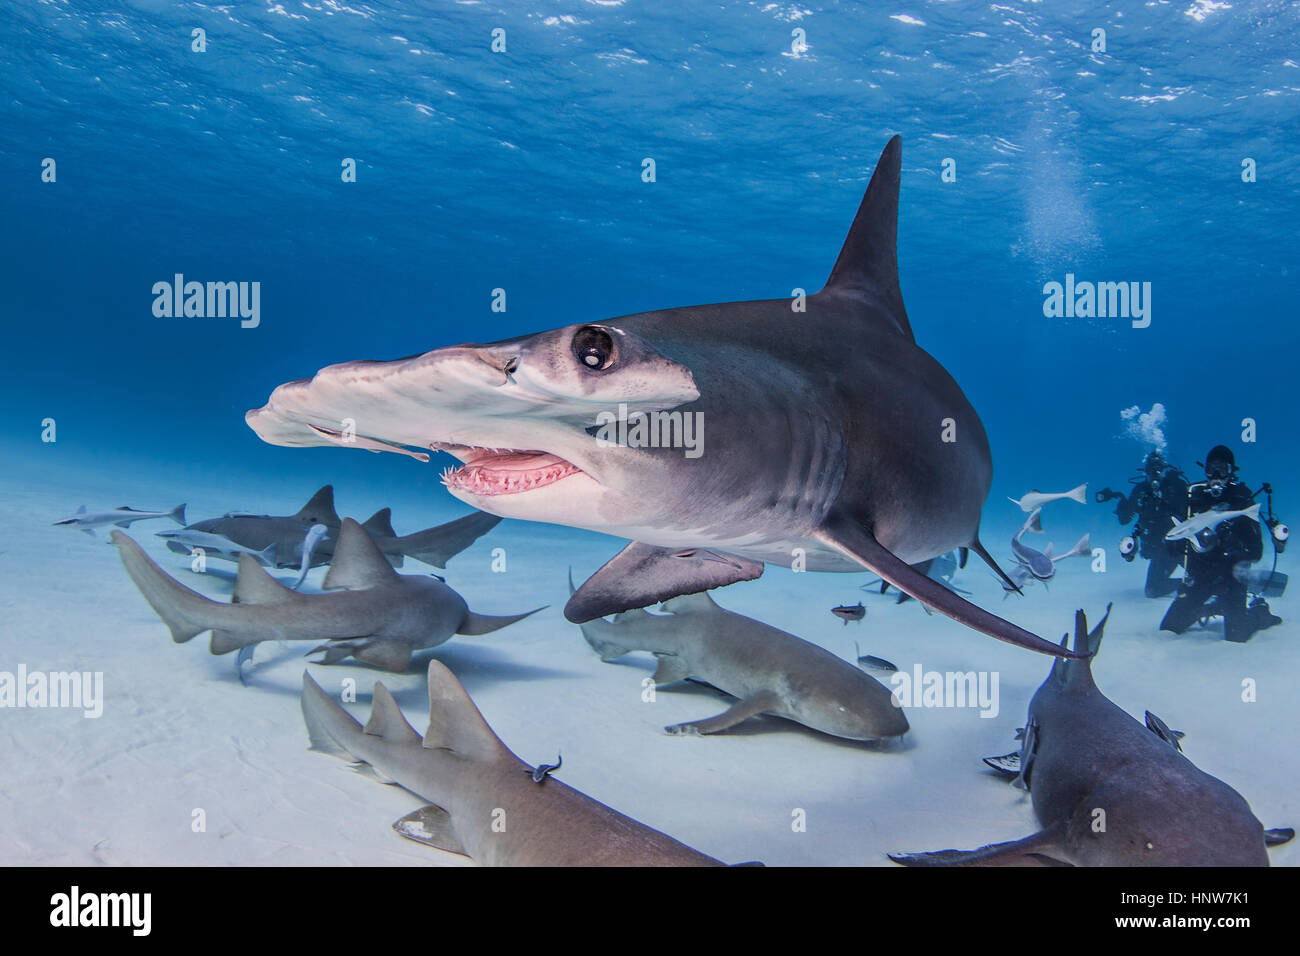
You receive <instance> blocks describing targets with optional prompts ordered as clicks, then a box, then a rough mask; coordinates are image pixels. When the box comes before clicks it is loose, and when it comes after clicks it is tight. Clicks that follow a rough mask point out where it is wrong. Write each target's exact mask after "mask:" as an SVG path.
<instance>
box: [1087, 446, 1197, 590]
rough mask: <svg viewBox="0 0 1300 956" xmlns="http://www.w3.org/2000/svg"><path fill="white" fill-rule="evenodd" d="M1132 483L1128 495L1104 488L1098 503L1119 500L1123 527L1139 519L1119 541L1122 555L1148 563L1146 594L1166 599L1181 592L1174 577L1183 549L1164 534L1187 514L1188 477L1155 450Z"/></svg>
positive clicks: (1116, 506)
mask: <svg viewBox="0 0 1300 956" xmlns="http://www.w3.org/2000/svg"><path fill="white" fill-rule="evenodd" d="M1131 480H1132V482H1133V490H1132V491H1130V492H1129V493H1128V495H1127V496H1125V495H1124V494H1123V493H1121V492H1118V491H1112V490H1111V489H1110V488H1103V489H1101V491H1099V492H1097V495H1096V498H1097V502H1098V503H1104V502H1107V501H1112V500H1114V499H1116V498H1118V499H1119V503H1118V504H1117V505H1115V517H1116V518H1118V519H1119V523H1120V524H1128V523H1129V522H1130V521H1132V520H1133V519H1134V518H1135V517H1136V518H1137V524H1135V525H1134V526H1133V530H1132V531H1131V532H1130V533H1129V534H1128V535H1127V536H1126V537H1125V538H1124V540H1123V541H1121V542H1120V546H1119V553H1120V556H1121V557H1122V558H1123V559H1124V560H1125V561H1132V560H1133V559H1134V558H1136V557H1138V556H1139V555H1140V556H1141V557H1142V558H1144V559H1146V560H1147V561H1149V562H1150V564H1148V565H1147V581H1146V595H1147V597H1149V598H1158V597H1164V596H1166V595H1168V594H1173V593H1174V591H1176V590H1178V581H1177V580H1174V579H1171V575H1172V574H1173V573H1174V571H1175V569H1177V567H1178V564H1179V559H1180V558H1181V556H1182V548H1180V547H1175V546H1174V544H1173V543H1171V542H1167V541H1165V532H1166V531H1168V530H1169V526H1170V524H1171V522H1172V521H1181V520H1182V519H1183V518H1184V517H1185V516H1186V514H1187V476H1186V475H1184V474H1183V473H1182V472H1181V471H1180V470H1179V469H1177V468H1175V467H1174V466H1173V465H1171V464H1169V463H1168V462H1167V461H1165V458H1164V456H1163V455H1161V454H1160V452H1158V451H1152V452H1150V453H1149V454H1148V455H1147V456H1146V458H1145V459H1144V460H1143V462H1142V474H1141V475H1140V476H1139V477H1137V478H1133V479H1131ZM1179 543H1180V544H1181V542H1179Z"/></svg>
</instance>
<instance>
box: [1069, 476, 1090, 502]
mask: <svg viewBox="0 0 1300 956" xmlns="http://www.w3.org/2000/svg"><path fill="white" fill-rule="evenodd" d="M1065 497H1067V498H1069V499H1070V500H1071V501H1077V502H1079V504H1081V505H1086V504H1087V503H1088V483H1087V482H1086V481H1085V482H1084V483H1083V484H1081V485H1080V486H1079V487H1078V488H1074V489H1072V490H1070V491H1067V492H1066V493H1065Z"/></svg>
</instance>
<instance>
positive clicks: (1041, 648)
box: [815, 511, 1087, 657]
mask: <svg viewBox="0 0 1300 956" xmlns="http://www.w3.org/2000/svg"><path fill="white" fill-rule="evenodd" d="M815 537H817V538H818V539H819V540H821V541H822V542H824V543H825V544H827V545H829V546H830V547H832V548H834V549H835V550H837V551H839V552H840V553H841V554H843V555H845V556H846V557H849V558H852V559H853V560H854V561H857V562H858V563H859V564H861V565H862V566H863V567H864V568H866V569H867V570H868V571H871V572H873V573H875V574H878V575H880V577H881V578H882V579H884V580H886V581H888V582H889V583H890V584H892V585H893V586H894V587H896V588H898V589H899V590H900V591H906V592H907V593H908V594H910V595H911V596H912V597H914V598H916V599H917V600H918V601H921V602H922V603H924V604H926V605H927V606H929V607H932V608H934V609H935V610H936V611H939V612H940V613H941V614H946V615H947V616H948V617H950V618H952V619H953V620H955V621H959V622H961V623H962V624H965V625H966V626H967V627H973V628H974V629H975V630H977V631H980V632H981V633H983V634H987V635H989V637H996V638H997V639H998V640H999V641H1006V642H1007V643H1008V644H1015V645H1017V646H1018V647H1023V648H1026V649H1028V650H1031V651H1037V652H1038V653H1040V654H1050V655H1052V656H1055V657H1084V656H1087V655H1086V654H1080V653H1079V652H1078V651H1062V650H1061V649H1060V648H1059V647H1057V646H1056V645H1055V644H1053V643H1052V642H1051V641H1045V640H1043V639H1042V638H1041V637H1039V636H1038V635H1037V634H1031V633H1030V632H1029V631H1026V630H1025V629H1024V628H1023V627H1020V626H1019V625H1016V624H1012V623H1011V622H1010V621H1007V620H1004V619H1003V618H1000V617H998V616H997V615H996V614H991V613H990V612H988V611H986V610H984V609H983V608H982V607H979V606H977V605H975V604H972V603H971V602H970V601H967V600H966V599H965V598H963V597H962V596H961V595H959V594H956V593H954V592H953V591H950V590H949V589H948V588H947V587H945V586H944V585H943V584H942V583H940V582H938V581H936V580H934V579H933V578H931V577H928V576H927V575H924V574H921V573H920V572H919V571H917V570H916V569H915V568H913V567H912V566H911V565H910V564H908V563H907V562H905V561H903V560H902V559H901V558H899V557H898V556H897V555H895V554H894V553H893V552H891V551H890V550H889V549H888V548H886V547H885V546H884V545H882V544H881V543H880V542H879V541H877V540H876V539H875V536H874V535H873V534H872V533H871V532H870V531H869V530H867V529H866V528H864V527H862V525H861V524H860V523H859V522H857V521H856V520H854V519H853V518H850V517H846V516H844V515H843V514H840V513H837V512H835V511H832V512H831V514H830V515H828V516H827V518H826V520H825V522H823V524H822V527H821V529H820V530H819V531H818V532H817V534H816V535H815ZM972 547H974V545H972Z"/></svg>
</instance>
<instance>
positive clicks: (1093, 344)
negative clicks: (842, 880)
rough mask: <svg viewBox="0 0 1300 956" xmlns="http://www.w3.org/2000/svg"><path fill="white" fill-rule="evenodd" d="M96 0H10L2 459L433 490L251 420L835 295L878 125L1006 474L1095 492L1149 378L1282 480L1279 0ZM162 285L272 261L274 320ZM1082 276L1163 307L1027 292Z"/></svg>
mask: <svg viewBox="0 0 1300 956" xmlns="http://www.w3.org/2000/svg"><path fill="white" fill-rule="evenodd" d="M103 7H104V5H102V4H89V3H75V2H74V3H66V4H54V3H33V2H24V0H13V2H9V3H6V4H5V5H4V6H3V8H2V9H0V36H3V43H2V44H0V76H2V77H3V81H2V82H3V95H2V96H0V129H3V130H4V134H3V136H2V137H0V177H2V178H3V182H4V183H5V187H4V189H3V190H0V213H2V215H3V222H4V223H5V227H6V228H4V229H3V231H2V232H0V243H2V244H3V245H2V247H0V289H2V290H3V299H2V300H0V301H3V304H4V307H5V316H6V323H5V331H6V340H5V346H6V348H5V355H6V358H7V360H6V362H5V372H4V376H3V385H2V386H0V388H3V400H4V408H5V416H4V419H3V434H4V438H5V440H6V442H7V443H8V446H9V449H10V453H11V454H16V455H21V456H38V455H45V456H47V458H46V460H51V459H52V456H53V454H55V453H57V455H58V456H59V460H60V461H61V462H64V463H67V464H70V465H74V466H75V465H76V464H77V463H78V462H83V461H85V462H89V461H90V460H92V459H93V460H103V459H104V458H122V459H128V460H129V459H139V460H141V461H150V460H155V461H172V462H174V461H178V460H189V461H198V460H207V461H212V462H216V461H220V462H224V463H225V464H226V465H227V466H231V467H232V466H233V465H234V463H239V464H240V465H241V466H243V467H245V468H247V469H248V470H252V471H257V470H264V469H276V470H279V471H286V470H287V471H301V472H303V473H304V475H310V476H311V478H312V480H314V479H315V478H316V477H319V476H320V475H321V474H322V472H323V471H328V472H329V475H328V476H327V477H335V478H343V477H347V476H355V477H356V478H357V480H364V479H376V480H379V479H380V476H381V475H382V476H392V475H400V479H396V480H402V481H411V480H416V479H414V478H413V477H411V476H412V474H413V473H412V470H411V468H410V467H406V468H401V469H397V467H396V466H398V465H408V466H409V463H408V462H388V461H380V460H379V458H378V457H377V456H371V455H357V454H355V453H351V454H349V453H345V452H342V451H333V450H326V451H310V452H306V451H295V450H288V449H279V448H271V447H268V446H265V445H263V444H262V443H261V442H259V441H258V440H257V439H256V438H255V436H254V435H253V434H252V433H251V432H250V431H249V430H248V429H247V428H246V427H245V425H244V423H243V418H242V413H243V412H244V410H245V409H247V408H250V407H253V406H256V405H260V404H262V402H263V401H264V400H265V398H266V396H267V395H268V393H269V392H270V390H271V389H272V388H273V387H274V386H275V385H277V384H279V383H281V382H283V381H287V380H290V379H293V378H298V377H301V376H304V375H308V374H310V373H312V372H314V371H315V370H316V369H317V368H319V367H321V366H323V365H325V364H329V363H331V362H336V361H343V360H348V359H353V358H362V357H373V358H391V357H397V356H401V355H407V354H411V353H414V352H419V351H424V350H426V349H429V348H433V347H437V346H441V345H447V344H451V343H454V342H460V341H491V340H495V339H499V338H505V337H508V336H511V335H516V334H520V333H526V332H530V331H537V330H540V329H544V328H549V327H553V326H557V325H562V324H567V323H571V322H575V321H583V320H587V319H595V318H600V317H607V316H613V315H621V314H627V313H631V312H637V311H641V310H644V309H652V308H658V307H666V306H671V305H687V304H694V303H698V302H705V301H725V300H732V299H745V298H767V297H777V296H786V295H789V294H790V291H791V289H793V288H794V287H796V286H800V287H804V288H808V289H810V290H811V289H815V288H818V287H819V286H820V285H821V283H822V281H823V280H824V278H825V276H826V274H827V273H828V271H829V267H830V265H831V263H832V262H833V260H834V257H835V254H836V252H837V250H838V247H839V243H840V242H841V240H842V238H843V234H844V232H845V230H846V229H847V226H848V223H849V221H850V219H851V217H852V214H853V211H854V209H855V208H856V204H857V202H858V200H859V198H860V194H861V190H862V189H863V187H864V185H865V182H866V179H867V178H868V176H869V175H870V173H871V170H872V168H873V165H874V163H875V160H876V157H877V156H878V154H879V150H880V149H881V148H882V147H883V145H884V143H885V141H886V139H887V138H888V136H889V135H890V134H892V133H894V132H898V133H901V134H902V136H903V143H904V174H903V192H902V207H901V217H900V218H901V221H900V240H899V245H900V253H899V257H900V271H901V277H902V286H903V291H904V296H905V299H906V301H907V304H908V309H909V312H910V314H911V317H912V323H913V326H914V328H915V330H916V335H917V338H918V341H919V342H920V344H921V345H922V346H923V347H925V348H927V349H928V350H929V351H931V352H932V353H933V354H934V355H935V356H936V357H938V358H939V360H940V361H942V362H944V363H945V364H946V365H947V367H948V368H949V369H950V370H951V371H952V373H953V374H954V376H955V377H956V378H957V380H958V381H959V382H960V383H961V385H962V386H963V388H964V389H965V390H966V391H967V393H968V395H969V396H970V398H971V400H972V402H973V404H974V405H975V407H976V408H977V410H978V411H979V412H980V413H981V415H982V417H983V419H984V422H985V425H986V427H987V428H988V430H989V433H990V436H991V439H992V441H993V448H994V462H995V468H996V475H997V477H996V482H997V484H996V485H995V493H998V492H1001V491H1006V492H1007V493H1009V494H1019V493H1020V491H1022V490H1024V488H1022V487H1021V486H1022V485H1024V486H1025V487H1026V488H1027V487H1028V486H1029V485H1035V486H1037V485H1042V486H1044V487H1046V486H1048V485H1054V484H1058V483H1060V482H1069V483H1070V485H1069V486H1072V485H1073V484H1074V483H1076V482H1077V481H1078V480H1083V479H1084V478H1091V479H1092V480H1094V481H1098V482H1103V483H1105V482H1110V483H1114V482H1115V481H1118V480H1119V479H1120V478H1122V477H1123V476H1124V475H1127V474H1128V473H1129V469H1131V468H1132V467H1133V465H1134V464H1135V463H1136V461H1137V460H1138V458H1139V457H1140V454H1141V452H1142V450H1143V449H1142V448H1141V446H1140V445H1138V444H1136V443H1133V442H1128V441H1125V440H1122V439H1119V438H1117V435H1118V433H1119V431H1120V427H1119V416H1118V412H1119V410H1120V409H1121V408H1125V407H1128V406H1131V405H1134V404H1139V405H1141V407H1142V408H1143V409H1147V408H1149V407H1150V406H1151V404H1152V403H1153V402H1157V401H1158V402H1162V403H1164V405H1165V406H1166V408H1167V409H1168V413H1169V426H1168V437H1169V441H1170V443H1171V444H1170V449H1169V450H1170V453H1171V454H1172V456H1173V457H1174V459H1175V460H1177V461H1179V462H1180V463H1182V464H1183V465H1184V466H1185V467H1188V468H1192V467H1193V465H1192V462H1194V461H1195V460H1196V459H1198V458H1200V457H1202V455H1203V453H1204V451H1205V449H1207V448H1208V447H1209V446H1210V445H1212V444H1214V443H1217V442H1219V441H1225V442H1228V443H1229V444H1234V445H1237V446H1238V451H1239V459H1240V463H1241V464H1242V467H1243V471H1244V473H1245V474H1246V475H1247V477H1248V478H1250V479H1251V480H1257V479H1262V478H1270V479H1271V480H1273V481H1274V482H1277V483H1278V484H1279V485H1280V486H1281V487H1282V488H1284V489H1285V488H1286V487H1287V485H1286V478H1287V476H1288V473H1290V472H1293V471H1294V466H1295V461H1296V459H1295V453H1294V450H1293V447H1292V446H1293V443H1292V441H1291V440H1290V434H1289V430H1290V425H1291V423H1290V407H1291V405H1292V403H1291V402H1290V401H1289V399H1290V397H1291V395H1292V394H1293V389H1292V388H1291V387H1290V382H1289V379H1290V378H1291V374H1292V372H1291V366H1292V362H1293V361H1294V356H1295V355H1296V345H1297V336H1298V333H1297V331H1296V326H1295V324H1294V323H1293V322H1292V321H1291V314H1292V311H1293V307H1294V301H1295V292H1296V280H1295V275H1294V267H1293V265H1292V264H1291V260H1292V258H1293V248H1294V239H1295V234H1296V233H1295V223H1296V221H1297V218H1298V214H1300V187H1298V186H1297V178H1296V166H1295V156H1296V155H1297V146H1300V143H1298V140H1300V51H1297V49H1296V47H1295V43H1294V38H1295V36H1296V30H1297V26H1298V25H1300V13H1298V12H1297V7H1296V6H1295V5H1294V4H1290V3H1282V2H1261V3H1241V2H1236V3H1233V4H1232V5H1231V6H1230V7H1228V6H1227V5H1226V4H1218V5H1215V4H1211V5H1209V6H1207V5H1206V4H1204V3H1199V4H1198V3H1193V2H1192V0H1179V2H1172V3H1151V4H1146V5H1141V6H1138V5H1134V4H1128V3H1116V4H1105V5H1097V4H1065V3H1051V4H1039V3H996V4H984V3H966V2H958V3H951V2H945V3H919V2H901V0H900V2H898V3H889V4H875V3H872V4H842V5H832V6H829V7H821V6H817V5H815V4H811V3H803V4H785V3H780V4H775V3H773V4H765V3H750V4H745V3H733V4H721V5H708V6H707V7H705V6H702V5H696V4H669V5H665V4H635V3H612V2H606V3H577V2H571V3H554V4H547V5H545V6H542V7H538V8H536V9H535V5H533V4H526V3H519V4H461V3H396V4H393V3H378V4H355V5H350V4H346V3H338V4H335V3H330V2H326V3H322V4H313V3H301V2H291V3H285V4H283V5H278V4H273V5H270V7H269V8H264V7H263V6H262V5H260V4H251V3H249V4H236V5H233V6H230V7H224V6H223V7H215V6H212V5H208V4H197V3H196V4H175V3H171V2H136V3H124V4H110V5H108V7H109V8H108V9H107V10H103V12H101V9H102V8H103ZM1071 7H1075V8H1076V9H1070V8H1071ZM1193 13H1195V14H1197V15H1196V16H1193V15H1192V14H1193ZM905 21H922V22H921V23H915V22H905ZM195 27H201V28H203V29H204V30H205V31H206V34H207V40H208V48H207V51H206V52H203V53H196V52H193V51H192V50H191V48H190V47H191V34H190V31H191V30H192V29H193V28H195ZM497 27H501V28H504V29H505V30H506V39H507V51H506V52H505V53H501V54H497V53H493V52H491V50H490V49H489V46H490V43H491V31H492V30H493V29H494V28H497ZM1094 27H1101V28H1104V29H1105V30H1106V34H1107V36H1106V39H1107V52H1106V53H1104V54H1093V53H1092V52H1091V51H1090V45H1091V42H1092V40H1091V31H1092V30H1093V28H1094ZM795 28H802V29H803V30H804V31H805V35H806V43H807V50H806V51H805V52H803V53H802V55H799V56H794V55H791V54H792V50H791V45H792V43H793V42H794V41H793V40H792V36H791V31H792V30H793V29H795ZM45 157H51V158H53V159H55V161H56V163H57V181H56V182H55V183H43V182H42V181H41V177H40V173H41V161H42V159H44V158H45ZM344 157H352V158H355V159H356V161H357V164H358V174H357V181H356V182H355V183H343V182H341V180H340V163H341V161H342V159H343V158H344ZM644 157H653V158H654V159H655V160H656V164H657V182H655V183H652V184H648V183H643V182H642V181H641V177H640V172H641V160H642V159H643V158H644ZM948 157H951V158H953V159H955V160H956V162H957V181H956V182H954V183H944V182H941V181H940V176H939V172H940V166H941V162H942V160H943V159H945V158H948ZM1244 157H1251V158H1253V159H1255V160H1256V162H1257V166H1258V181H1256V182H1254V183H1249V184H1247V183H1243V182H1242V181H1241V176H1240V172H1241V165H1240V164H1241V160H1242V159H1243V158H1244ZM177 272H180V273H184V274H185V275H186V276H187V277H189V278H194V279H199V280H201V281H203V280H243V281H253V280H257V281H260V282H261V283H262V321H261V326H260V327H259V328H257V329H249V330H243V329H240V328H239V327H238V324H237V323H236V322H234V321H231V320H220V319H212V320H209V319H184V318H182V319H167V318H162V319H160V318H155V317H154V316H153V314H152V312H151V306H152V302H153V296H152V294H151V291H150V290H151V287H152V285H153V283H155V282H157V281H160V280H170V278H171V276H172V275H173V274H174V273H177ZM1067 272H1072V273H1074V274H1076V275H1077V276H1078V277H1079V278H1080V279H1084V278H1091V279H1094V280H1123V281H1149V282H1151V283H1152V288H1153V292H1152V299H1153V302H1152V306H1153V310H1152V323H1151V326H1150V328H1147V329H1142V330H1135V329H1132V328H1131V327H1129V326H1128V323H1126V322H1124V321H1123V320H1115V319H1104V320H1103V319H1093V320H1087V319H1075V320H1070V319H1048V318H1045V317H1044V316H1043V314H1042V300H1043V294H1042V285H1043V283H1044V282H1045V281H1047V280H1049V279H1056V280H1057V281H1063V280H1064V276H1065V274H1066V273H1067ZM496 287H503V288H506V289H507V292H508V311H507V312H506V313H505V314H500V313H494V312H492V311H491V308H490V305H491V298H490V297H491V290H492V289H493V288H496ZM792 334H798V333H797V329H792ZM843 347H845V348H852V347H854V343H843ZM47 416H48V417H53V418H54V419H55V420H56V421H57V423H58V444H57V452H55V449H52V448H49V447H43V446H42V445H41V443H40V441H39V438H40V432H41V426H40V422H41V420H42V419H44V418H45V417H47ZM1245 417H1252V418H1254V419H1256V421H1257V422H1258V423H1259V440H1258V442H1257V443H1256V444H1255V445H1253V446H1250V447H1248V448H1241V447H1240V443H1239V438H1240V432H1241V426H1240V421H1241V419H1243V418H1245ZM1085 472H1086V474H1085ZM420 480H423V479H420ZM1027 482H1028V483H1029V484H1026V483H1027ZM1004 483H1005V487H1003V485H1004ZM431 493H436V486H435V485H434V484H433V483H431Z"/></svg>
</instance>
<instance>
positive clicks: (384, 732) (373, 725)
mask: <svg viewBox="0 0 1300 956" xmlns="http://www.w3.org/2000/svg"><path fill="white" fill-rule="evenodd" d="M365 730H366V733H368V734H370V735H371V736H374V737H382V738H384V740H387V741H389V742H390V743H395V744H405V743H419V741H420V735H419V734H418V733H416V731H415V728H414V727H412V726H411V725H410V724H408V723H407V722H406V718H405V717H404V716H403V715H402V708H400V707H398V706H397V701H396V700H394V699H393V695H392V694H391V693H390V692H389V690H388V688H387V687H385V686H384V685H383V684H378V683H377V684H375V695H374V700H373V702H372V703H371V705H370V719H369V720H368V721H366V728H365Z"/></svg>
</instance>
